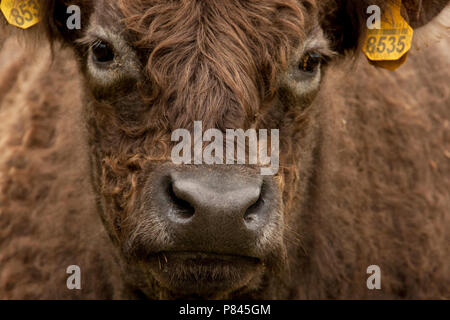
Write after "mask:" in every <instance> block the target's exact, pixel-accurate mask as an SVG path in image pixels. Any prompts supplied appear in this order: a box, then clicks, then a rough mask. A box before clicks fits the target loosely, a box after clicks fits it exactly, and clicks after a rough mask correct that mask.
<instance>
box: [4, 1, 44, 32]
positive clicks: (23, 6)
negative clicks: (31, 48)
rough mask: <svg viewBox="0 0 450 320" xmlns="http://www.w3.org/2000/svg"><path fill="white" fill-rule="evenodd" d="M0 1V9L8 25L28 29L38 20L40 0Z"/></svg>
mask: <svg viewBox="0 0 450 320" xmlns="http://www.w3.org/2000/svg"><path fill="white" fill-rule="evenodd" d="M0 1H1V3H0V10H1V11H2V13H3V15H4V16H5V18H6V20H7V21H8V23H9V24H10V25H13V26H16V27H18V28H21V29H28V28H30V27H32V26H34V25H35V24H37V23H38V22H39V1H40V0H0Z"/></svg>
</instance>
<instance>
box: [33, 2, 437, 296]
mask: <svg viewBox="0 0 450 320" xmlns="http://www.w3.org/2000/svg"><path fill="white" fill-rule="evenodd" d="M42 2H43V3H42V5H43V6H44V9H45V16H46V17H45V18H44V19H43V21H42V22H41V27H45V29H46V32H47V34H48V35H49V36H50V38H51V39H52V40H54V41H56V40H57V41H59V42H63V43H65V44H66V45H68V46H70V47H71V48H73V49H74V51H75V53H76V54H77V56H78V59H79V62H80V68H81V70H82V73H83V75H84V78H85V97H84V101H85V105H84V114H85V121H86V125H87V128H88V139H89V145H90V147H91V149H90V152H91V162H92V163H91V164H92V177H93V185H94V189H95V192H96V193H97V195H98V202H99V212H100V214H101V217H102V219H103V221H104V224H105V226H106V228H107V230H108V232H109V234H110V236H111V238H112V240H113V241H114V242H115V244H116V245H117V247H118V248H119V250H120V252H121V255H122V257H123V261H124V262H125V263H124V265H125V273H126V274H128V275H130V278H131V279H133V284H132V285H135V286H136V287H138V289H139V290H140V291H141V292H142V293H144V294H145V295H147V296H148V297H156V298H158V297H183V296H184V297H186V296H194V297H195V296H197V297H210V298H217V297H222V298H224V297H225V298H226V297H250V296H253V297H255V296H259V297H264V296H265V295H264V294H265V292H266V291H267V290H269V288H270V286H271V285H272V284H271V283H270V281H269V279H272V280H271V281H272V282H273V283H278V284H280V285H281V286H286V285H287V284H286V282H285V281H279V282H278V280H277V275H279V274H280V273H282V272H288V271H287V270H286V266H288V265H289V263H288V260H289V254H288V253H289V252H295V251H297V250H298V249H297V248H299V247H300V246H301V244H300V243H299V242H300V241H301V239H299V237H300V235H299V234H298V230H299V225H302V224H303V222H302V221H301V218H300V217H301V212H303V211H305V210H309V209H308V206H307V203H306V201H307V199H308V197H309V196H310V193H311V190H312V189H313V187H312V184H313V183H314V174H315V169H314V166H315V163H316V162H317V161H319V160H320V159H319V157H320V153H319V151H318V145H319V144H320V141H321V126H320V125H319V124H320V122H321V120H320V116H321V110H322V109H323V108H324V107H326V105H322V104H320V103H317V101H316V99H315V97H316V95H317V94H318V92H319V91H320V90H321V79H323V78H324V76H325V75H326V72H327V66H328V65H329V64H333V63H334V61H335V60H336V59H338V58H339V57H342V56H343V55H345V54H346V53H355V52H356V50H357V48H358V45H359V43H360V41H361V37H362V35H363V34H364V29H365V25H366V20H365V19H366V18H367V15H366V9H367V7H368V6H369V5H372V4H378V5H379V6H380V7H381V8H382V9H383V8H385V7H386V3H387V2H388V1H376V0H373V1H361V0H355V1H350V0H348V1H344V0H341V1H316V0H230V1H224V0H208V1H203V0H170V1H169V0H167V1H166V0H116V1H109V0H108V1H106V0H98V1H97V0H96V1H88V0H78V1H75V0H74V1H66V0H64V1H63V0H59V1H42ZM44 2H45V3H44ZM405 2H406V4H407V7H408V8H409V9H408V10H409V12H410V13H412V15H411V16H412V17H413V18H414V19H417V17H418V15H417V13H419V11H418V10H417V8H419V4H418V3H417V4H416V3H415V2H414V1H411V0H410V1H405ZM418 2H421V1H418ZM431 2H432V1H430V2H428V3H431ZM442 2H444V1H435V3H434V4H435V5H438V4H439V5H440V6H441V7H442ZM70 4H76V5H78V6H79V7H80V8H81V19H82V28H81V30H69V29H67V27H66V19H67V18H68V17H69V16H70V14H67V12H66V8H67V6H68V5H70ZM424 5H425V3H424ZM431 7H432V6H431ZM425 9H427V8H426V6H425V7H422V10H423V12H428V11H426V10H425ZM420 12H422V11H420ZM195 121H202V125H203V131H205V130H206V129H210V128H215V129H218V130H220V131H221V132H224V133H225V132H226V130H227V129H243V130H247V129H250V128H253V129H268V130H270V129H278V130H279V139H280V141H279V170H278V171H277V172H276V174H275V175H272V176H271V175H261V171H260V166H258V165H245V164H241V165H237V164H235V165H231V164H228V165H210V164H204V163H203V164H198V165H180V164H174V163H173V161H172V158H171V151H172V148H173V147H174V145H175V143H174V142H172V141H171V140H172V134H173V132H174V131H175V130H177V129H180V128H184V129H187V130H189V131H190V132H193V131H194V122H195ZM266 140H271V138H270V137H268V138H267V139H266ZM272 140H273V139H272ZM259 142H260V143H264V141H261V140H260V141H259ZM269 142H270V141H269ZM205 147H206V144H205V145H203V148H205ZM200 148H202V146H200ZM200 150H202V149H200ZM193 156H194V155H192V157H193ZM303 230H307V228H303ZM292 267H293V268H294V267H295V266H292ZM291 271H294V272H295V270H291ZM274 279H275V280H274ZM130 281H131V280H130ZM278 293H279V294H283V293H284V291H278Z"/></svg>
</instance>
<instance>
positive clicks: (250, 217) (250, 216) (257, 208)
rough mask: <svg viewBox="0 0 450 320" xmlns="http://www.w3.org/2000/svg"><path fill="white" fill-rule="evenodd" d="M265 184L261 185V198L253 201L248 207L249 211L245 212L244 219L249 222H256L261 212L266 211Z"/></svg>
mask: <svg viewBox="0 0 450 320" xmlns="http://www.w3.org/2000/svg"><path fill="white" fill-rule="evenodd" d="M263 207H264V184H263V185H262V186H261V192H260V193H259V198H258V199H257V200H256V202H255V203H253V204H252V205H251V206H250V207H248V209H247V211H246V212H245V214H244V221H245V222H246V223H247V224H255V223H257V222H258V221H259V220H260V218H261V214H262V212H263V211H264V210H263Z"/></svg>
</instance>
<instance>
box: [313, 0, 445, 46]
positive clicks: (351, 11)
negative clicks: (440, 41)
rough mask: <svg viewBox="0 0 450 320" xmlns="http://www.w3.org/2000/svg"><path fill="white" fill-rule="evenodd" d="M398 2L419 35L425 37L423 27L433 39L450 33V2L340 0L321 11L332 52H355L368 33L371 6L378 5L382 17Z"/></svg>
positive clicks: (322, 22) (429, 0)
mask: <svg viewBox="0 0 450 320" xmlns="http://www.w3.org/2000/svg"><path fill="white" fill-rule="evenodd" d="M398 2H401V3H402V12H401V13H402V16H403V17H404V18H405V20H406V21H408V22H409V24H410V25H411V26H412V27H413V28H414V29H415V30H416V31H417V32H416V33H417V34H419V35H421V36H422V35H423V32H421V30H422V31H423V30H424V29H422V27H427V28H428V30H427V33H428V34H429V35H430V37H433V34H436V33H437V34H439V36H442V34H443V33H448V30H449V21H450V19H448V18H449V11H450V8H449V2H450V0H337V1H331V2H330V3H332V4H330V5H328V6H324V7H322V9H321V24H322V27H323V29H324V31H325V33H326V34H327V36H328V37H329V39H330V40H331V43H332V46H333V49H334V50H335V51H336V52H339V53H342V54H344V53H352V52H355V51H356V50H357V49H359V47H360V45H361V44H362V42H363V40H364V38H365V35H366V32H367V19H368V18H369V16H370V15H369V14H367V9H368V8H369V6H372V5H376V6H378V7H379V8H380V10H381V13H382V14H383V13H386V12H388V11H389V10H390V8H392V7H393V5H394V4H395V3H398ZM436 20H438V21H437V22H436ZM421 36H416V37H415V38H419V39H420V38H422V37H421ZM415 42H416V41H415ZM416 45H417V43H416ZM419 46H420V45H419Z"/></svg>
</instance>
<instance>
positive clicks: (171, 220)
mask: <svg viewBox="0 0 450 320" xmlns="http://www.w3.org/2000/svg"><path fill="white" fill-rule="evenodd" d="M264 179H265V178H264V177H263V176H261V175H259V174H257V173H254V174H249V173H248V172H245V173H244V172H242V171H239V170H226V171H225V170H224V171H220V170H211V169H208V168H200V169H199V168H196V169H195V170H172V171H171V172H169V173H168V174H166V175H165V177H164V178H163V179H162V180H160V181H159V182H156V183H159V184H160V186H159V187H158V188H157V190H159V192H158V194H157V195H156V196H157V197H158V198H159V199H158V201H156V202H157V203H158V206H157V207H156V208H155V209H156V211H157V212H158V213H159V216H160V217H161V218H162V219H164V221H165V223H166V224H167V225H168V226H169V227H168V228H169V229H170V233H171V237H172V239H174V242H175V243H176V247H177V250H186V251H206V252H215V253H224V254H233V255H241V254H242V255H246V254H248V253H249V252H252V251H253V249H254V248H255V246H256V244H257V242H258V238H259V237H261V236H262V233H263V231H264V229H265V227H266V225H267V224H269V223H270V221H272V220H273V219H272V218H273V215H274V214H275V213H276V210H274V206H273V204H272V201H273V198H274V197H273V194H272V192H271V189H273V188H271V187H270V186H268V183H267V182H266V181H265V180H264ZM155 187H156V186H155ZM155 189H156V188H155Z"/></svg>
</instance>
